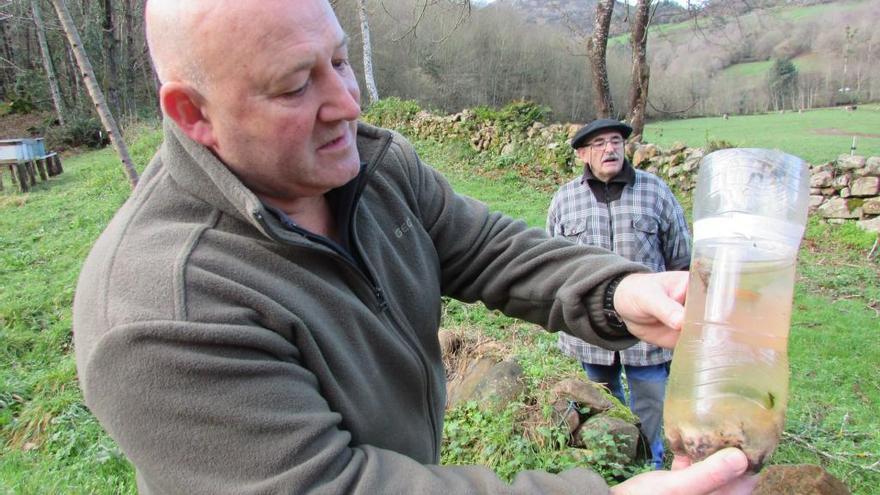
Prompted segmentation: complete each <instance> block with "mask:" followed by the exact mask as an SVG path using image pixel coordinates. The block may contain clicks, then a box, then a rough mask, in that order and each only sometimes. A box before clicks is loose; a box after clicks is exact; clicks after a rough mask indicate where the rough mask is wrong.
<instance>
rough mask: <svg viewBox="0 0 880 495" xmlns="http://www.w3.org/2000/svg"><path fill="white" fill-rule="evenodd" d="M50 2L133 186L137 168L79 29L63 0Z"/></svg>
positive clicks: (136, 177)
mask: <svg viewBox="0 0 880 495" xmlns="http://www.w3.org/2000/svg"><path fill="white" fill-rule="evenodd" d="M51 2H52V6H53V7H55V12H57V13H58V20H60V21H61V27H62V28H63V29H64V33H65V34H66V35H67V40H68V42H69V43H70V47H71V49H73V55H74V56H75V57H76V62H77V65H79V68H80V71H81V72H82V77H83V80H84V81H85V84H86V89H88V91H89V95H90V96H91V97H92V102H94V104H95V109H96V110H97V111H98V116H99V117H100V118H101V123H102V124H104V129H106V131H107V134H108V136H109V137H110V142H111V143H113V146H114V147H115V148H116V152H117V153H118V154H119V159H120V161H121V162H122V169H123V171H124V172H125V176H126V178H128V182H129V184H131V187H132V188H134V187H135V186H136V185H137V182H138V173H137V170H135V168H134V163H132V161H131V156H130V155H129V153H128V147H127V146H126V145H125V140H124V139H122V134H121V133H120V132H119V126H118V125H116V119H114V118H113V114H111V113H110V109H109V108H107V101H106V100H105V99H104V93H103V91H101V86H100V85H98V82H97V81H96V80H95V71H94V69H92V63H91V62H90V61H89V57H88V55H87V54H86V51H85V48H83V44H82V40H81V39H80V37H79V31H77V29H76V25H74V23H73V18H72V17H71V16H70V12H69V11H68V10H67V5H66V4H65V3H64V0H51Z"/></svg>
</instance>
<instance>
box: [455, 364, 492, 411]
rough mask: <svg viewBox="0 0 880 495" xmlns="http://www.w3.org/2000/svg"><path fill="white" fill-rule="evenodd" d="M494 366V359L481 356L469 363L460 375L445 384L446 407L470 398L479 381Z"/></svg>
mask: <svg viewBox="0 0 880 495" xmlns="http://www.w3.org/2000/svg"><path fill="white" fill-rule="evenodd" d="M493 366H495V360H494V359H492V358H488V357H482V358H479V359H477V360H475V361H474V362H472V363H470V364H469V365H468V367H467V369H466V370H465V372H464V373H462V374H461V375H460V376H458V377H456V378H454V379H453V380H451V381H450V382H449V383H448V384H447V385H446V407H450V408H451V407H455V406H457V405H458V404H460V403H462V402H467V401H468V400H471V399H472V398H473V395H474V390H476V388H477V385H478V384H479V383H480V381H481V380H482V379H483V378H484V377H485V376H486V375H487V374H488V373H489V371H490V370H491V369H492V367H493Z"/></svg>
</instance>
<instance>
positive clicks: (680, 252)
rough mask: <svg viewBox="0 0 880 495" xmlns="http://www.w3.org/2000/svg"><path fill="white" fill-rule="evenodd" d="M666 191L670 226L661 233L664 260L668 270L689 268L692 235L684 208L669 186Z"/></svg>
mask: <svg viewBox="0 0 880 495" xmlns="http://www.w3.org/2000/svg"><path fill="white" fill-rule="evenodd" d="M664 190H665V193H666V198H667V199H666V201H664V203H666V205H667V208H666V212H665V213H666V217H667V218H666V222H665V224H666V225H668V226H669V227H668V228H667V229H666V230H665V231H663V232H662V233H661V238H660V243H661V246H662V249H663V261H664V264H665V265H666V269H667V270H687V269H688V268H689V267H690V264H691V236H690V234H689V233H688V226H687V220H685V218H684V209H683V208H682V207H681V204H680V203H679V202H678V200H677V199H675V195H674V194H673V193H672V191H671V190H669V188H668V187H665V188H664Z"/></svg>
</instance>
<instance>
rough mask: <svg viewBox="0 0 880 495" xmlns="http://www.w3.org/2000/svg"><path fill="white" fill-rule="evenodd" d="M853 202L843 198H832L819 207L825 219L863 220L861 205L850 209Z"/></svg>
mask: <svg viewBox="0 0 880 495" xmlns="http://www.w3.org/2000/svg"><path fill="white" fill-rule="evenodd" d="M850 201H851V200H846V199H843V198H831V199H829V200H828V201H826V202H825V204H823V205H822V206H820V207H819V214H820V215H822V217H823V218H861V217H862V208H861V205H859V206H856V207H853V208H852V209H851V208H850V207H851V206H854V205H851V204H850Z"/></svg>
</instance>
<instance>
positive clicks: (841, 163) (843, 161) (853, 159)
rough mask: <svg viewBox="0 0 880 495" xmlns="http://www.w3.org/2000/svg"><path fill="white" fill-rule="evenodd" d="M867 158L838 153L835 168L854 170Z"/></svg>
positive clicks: (863, 164)
mask: <svg viewBox="0 0 880 495" xmlns="http://www.w3.org/2000/svg"><path fill="white" fill-rule="evenodd" d="M866 162H867V160H866V159H865V157H863V156H859V155H840V156H839V157H837V168H839V169H840V170H855V169H857V168H862V167H864V166H865V164H866Z"/></svg>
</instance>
